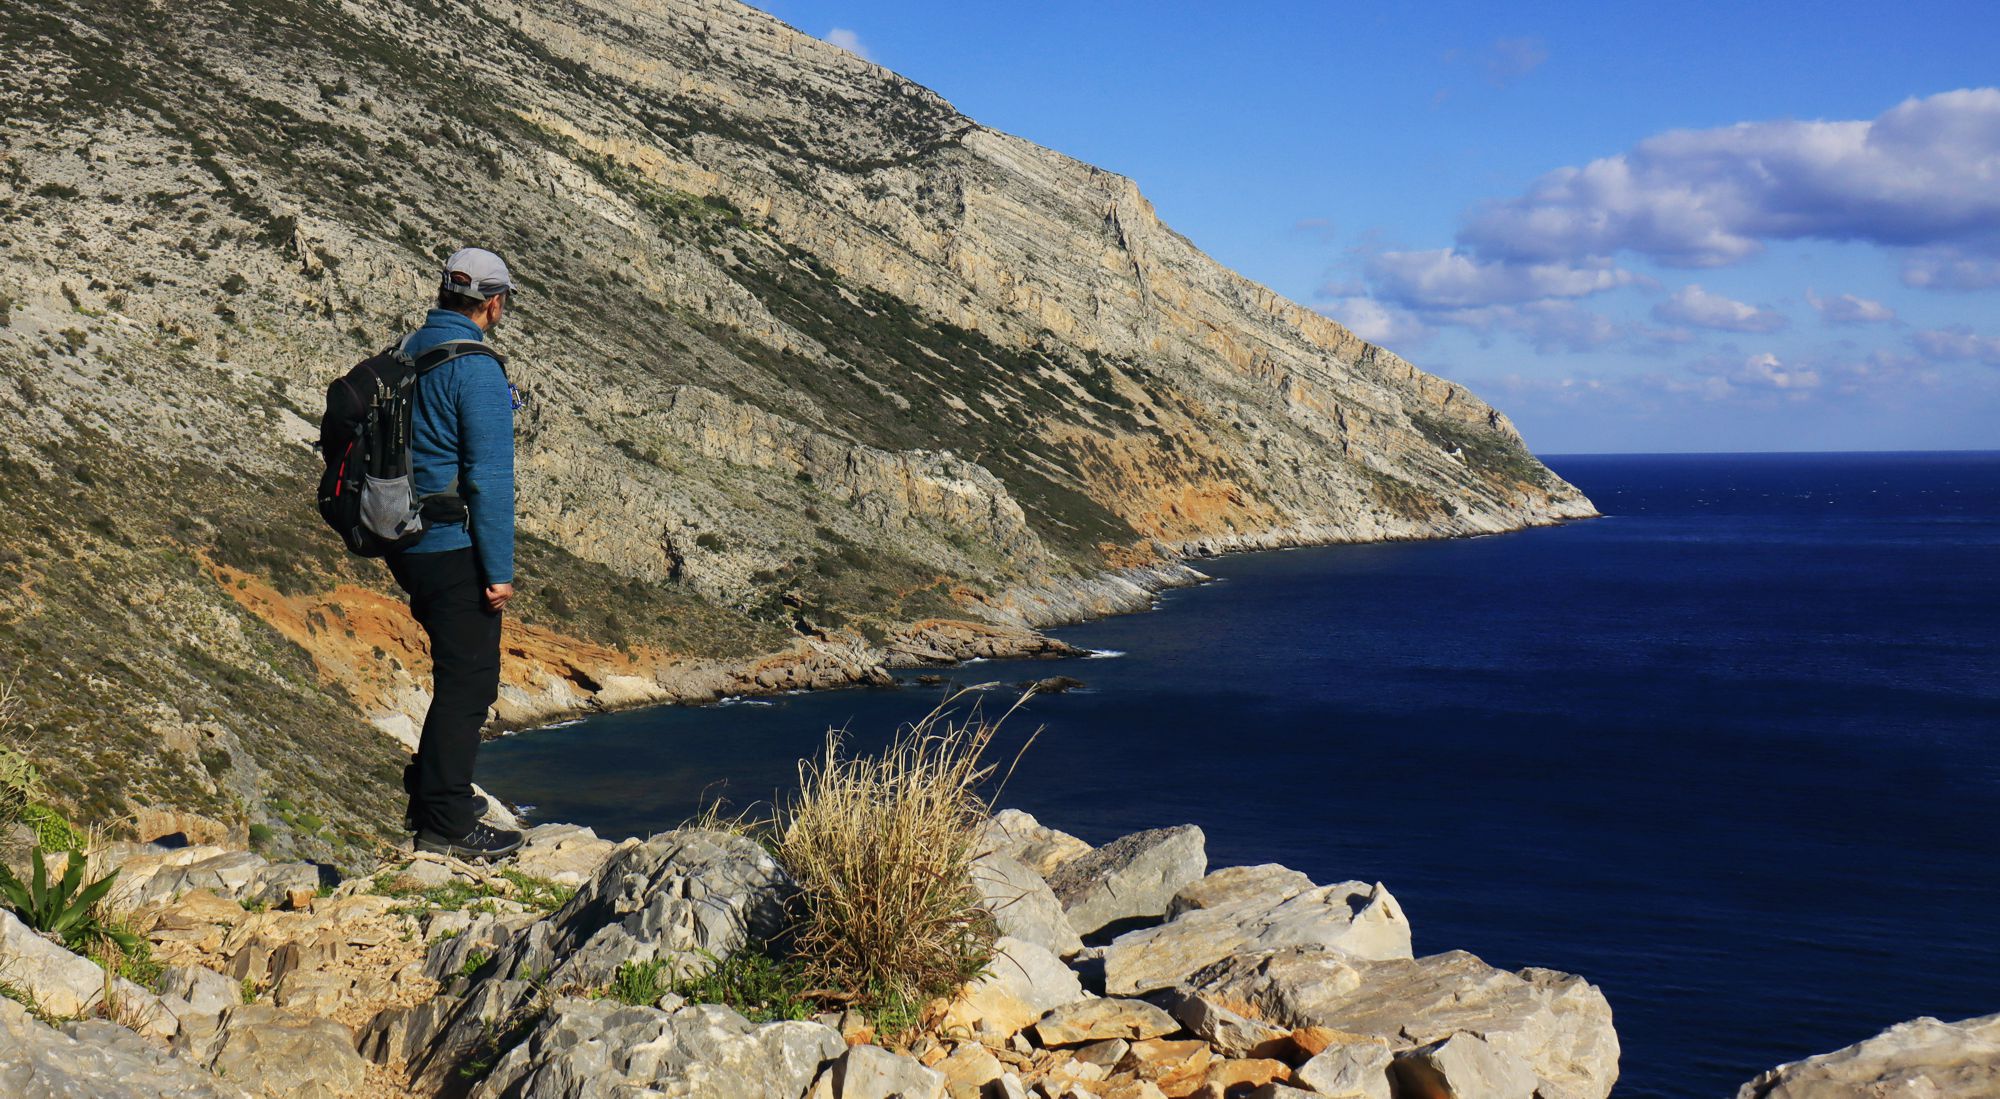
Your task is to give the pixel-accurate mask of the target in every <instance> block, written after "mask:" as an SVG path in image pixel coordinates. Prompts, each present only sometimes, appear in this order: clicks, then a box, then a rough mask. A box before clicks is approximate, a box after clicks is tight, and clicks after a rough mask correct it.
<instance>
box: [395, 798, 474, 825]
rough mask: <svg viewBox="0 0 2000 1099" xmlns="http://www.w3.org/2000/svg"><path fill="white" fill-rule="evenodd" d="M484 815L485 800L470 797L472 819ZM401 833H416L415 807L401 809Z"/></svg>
mask: <svg viewBox="0 0 2000 1099" xmlns="http://www.w3.org/2000/svg"><path fill="white" fill-rule="evenodd" d="M485 815H486V799H485V798H483V797H480V796H479V795H478V794H474V795H472V819H474V820H479V819H480V818H482V817H484V816H485ZM403 831H405V832H415V831H417V807H416V806H414V805H411V806H407V807H405V808H404V809H403Z"/></svg>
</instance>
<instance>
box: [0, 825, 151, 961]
mask: <svg viewBox="0 0 2000 1099" xmlns="http://www.w3.org/2000/svg"><path fill="white" fill-rule="evenodd" d="M28 854H29V858H30V860H31V861H32V865H33V867H34V870H33V873H32V876H31V877H30V878H29V880H27V881H25V882H24V881H22V880H21V879H20V878H19V877H17V876H16V875H15V873H14V871H12V870H11V869H8V868H7V867H6V866H5V865H0V904H5V905H6V906H7V908H8V910H9V911H11V912H13V913H14V915H16V916H18V917H20V919H21V922H22V923H25V924H27V925H28V926H29V927H32V928H34V929H35V930H36V931H39V932H41V933H42V934H44V935H49V936H52V937H54V938H58V939H61V940H62V942H63V943H64V945H66V946H68V947H69V948H70V949H71V950H75V951H77V952H78V953H85V952H88V951H90V950H92V949H96V948H99V947H100V946H101V945H107V944H108V945H109V946H112V947H116V948H117V949H118V950H120V951H122V952H123V953H125V954H128V955H129V954H133V953H136V952H137V951H139V950H140V948H141V942H140V939H139V937H138V936H137V935H134V934H133V933H132V932H131V931H130V930H129V929H127V928H125V927H123V926H122V925H120V924H117V923H115V922H113V921H111V920H110V919H109V918H108V917H107V916H106V915H105V914H104V912H103V911H102V909H101V908H100V907H99V905H100V903H101V902H102V901H103V900H104V895H105V894H106V893H109V892H110V891H111V886H112V884H113V883H115V882H116V881H117V880H118V871H116V870H113V871H112V872H111V873H109V874H106V875H104V876H103V877H101V878H98V879H97V880H95V881H91V882H85V881H84V877H85V873H86V869H87V866H86V863H87V860H86V859H85V858H84V857H83V852H82V851H78V850H71V851H68V852H66V859H65V863H64V866H63V873H62V877H60V878H55V879H51V878H50V876H49V869H48V862H47V860H46V859H45V858H44V857H43V854H42V849H41V848H40V847H39V846H37V847H35V848H32V849H31V850H30V851H29V853H28Z"/></svg>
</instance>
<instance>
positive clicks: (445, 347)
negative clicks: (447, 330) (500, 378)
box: [416, 340, 507, 374]
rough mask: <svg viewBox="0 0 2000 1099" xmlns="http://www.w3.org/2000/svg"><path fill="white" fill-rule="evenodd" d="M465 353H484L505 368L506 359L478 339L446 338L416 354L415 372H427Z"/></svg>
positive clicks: (465, 354) (463, 355)
mask: <svg viewBox="0 0 2000 1099" xmlns="http://www.w3.org/2000/svg"><path fill="white" fill-rule="evenodd" d="M467 355H486V356H489V357H491V358H492V359H493V360H494V361H495V362H497V363H499V364H500V368H501V369H502V370H505V369H506V368H507V360H506V359H505V358H503V357H502V356H501V355H500V354H499V353H497V352H495V351H494V350H493V349H492V348H490V347H488V346H486V345H485V344H484V343H482V342H480V341H478V340H446V341H444V342H443V343H441V344H438V345H437V346H436V347H433V348H431V349H430V350H429V351H426V352H424V353H423V354H421V355H418V356H417V358H416V365H417V373H419V374H427V373H429V372H430V371H433V370H436V369H437V368H438V367H440V366H443V365H444V364H446V363H448V362H451V361H453V360H455V359H462V358H464V357H466V356H467Z"/></svg>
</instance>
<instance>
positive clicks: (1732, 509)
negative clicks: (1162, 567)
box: [481, 454, 2000, 1096]
mask: <svg viewBox="0 0 2000 1099" xmlns="http://www.w3.org/2000/svg"><path fill="white" fill-rule="evenodd" d="M1550 462H1551V465H1553V466H1554V467H1555V468H1556V469H1557V470H1558V471H1559V472H1561V473H1562V474H1564V476H1566V477H1568V478H1569V479H1571V480H1572V481H1573V482H1575V483H1576V484H1577V485H1578V486H1579V487H1580V488H1582V489H1583V490H1584V491H1585V492H1586V493H1588V494H1590V495H1591V496H1592V498H1593V499H1595V500H1596V501H1597V503H1598V505H1599V507H1600V508H1601V509H1602V510H1604V511H1605V513H1606V514H1607V516H1608V518H1606V519H1602V520H1597V521H1593V522H1589V523H1579V524H1572V525H1569V526H1566V527H1560V528H1549V529H1539V530H1531V531H1524V532H1520V533H1517V534H1511V535H1504V536H1498V537H1491V538H1480V539H1471V540H1463V541H1453V542H1429V543H1401V544H1391V545H1369V546H1345V547H1327V548H1321V549H1301V550H1294V551H1283V552H1274V553H1258V554H1245V555H1240V556H1232V557H1227V558H1221V559H1216V560H1212V561H1208V562H1202V563H1199V564H1200V567H1202V568H1203V570H1204V571H1206V572H1209V573H1210V574H1211V575H1213V576H1215V577H1217V581H1218V582H1216V583H1213V584H1209V585H1204V586H1202V587H1198V588H1191V589H1184V590H1178V591H1173V592H1168V593H1166V594H1164V595H1163V596H1162V597H1161V600H1160V605H1159V607H1158V609H1156V610H1155V611H1154V612H1152V613H1147V614H1139V615H1131V616H1125V617H1120V618H1113V619H1107V620H1103V621H1099V622H1093V623H1086V624H1083V625H1079V626H1074V627H1068V628H1065V629H1061V630H1056V631H1053V632H1054V633H1055V634H1056V635H1057V636H1059V637H1062V638H1063V639H1065V640H1068V641H1070V642H1072V643H1074V644H1077V645H1080V646H1084V647H1088V648H1091V649H1096V650H1115V651H1118V652H1121V653H1123V654H1125V655H1123V656H1119V657H1116V658H1109V659H1095V660H1073V661H1059V662H1050V661H1007V662H998V661H996V662H989V663H979V664H974V665H970V666H966V667H961V668H956V669H951V670H949V671H948V672H946V673H944V674H946V675H947V676H948V678H949V679H951V680H952V681H953V682H955V683H958V684H961V685H963V684H971V683H979V682H986V681H996V682H999V683H1002V684H1007V685H1010V686H1009V687H1008V688H1007V689H1000V690H994V691H992V692H989V693H988V694H987V695H986V705H987V706H988V708H989V710H991V711H993V712H998V710H999V709H1002V708H1004V707H1005V706H1006V705H1007V704H1009V703H1011V702H1012V700H1013V698H1014V692H1013V690H1012V689H1011V684H1013V683H1016V682H1019V681H1023V680H1029V679H1035V678H1040V677H1043V676H1048V675H1056V674H1062V675H1068V676H1072V677H1075V678H1077V679H1080V680H1082V681H1083V682H1084V683H1085V684H1086V687H1085V689H1083V690H1079V691H1074V692H1070V693H1067V694H1061V695H1052V696H1047V697H1041V698H1037V699H1034V700H1033V701H1031V702H1030V703H1029V704H1028V706H1027V707H1026V708H1024V710H1023V711H1022V712H1020V713H1018V714H1016V715H1015V716H1014V718H1013V719H1012V721H1011V722H1010V730H1009V736H1008V737H1007V738H1006V739H1005V742H1004V744H1003V746H1002V751H1003V753H1008V754H1010V753H1011V749H1012V748H1013V746H1015V745H1017V744H1018V743H1019V742H1020V740H1021V739H1022V738H1024V737H1025V736H1027V735H1028V734H1029V733H1031V732H1033V731H1034V730H1035V729H1036V728H1037V727H1038V726H1040V727H1042V728H1043V731H1042V733H1041V734H1040V737H1039V739H1038V740H1037V742H1036V743H1035V744H1034V746H1033V747H1032V749H1030V750H1029V751H1028V752H1027V753H1026V754H1025V755H1024V756H1023V757H1022V759H1021V762H1020V767H1019V770H1018V772H1017V773H1016V774H1015V776H1014V778H1013V780H1012V783H1011V784H1010V786H1009V787H1008V789H1007V790H1006V792H1005V794H1004V796H1003V797H1002V798H1001V799H1000V800H1001V803H1002V804H1005V805H1013V806H1018V807H1020V808H1023V809H1027V810H1028V811H1030V812H1033V813H1035V814H1036V815H1037V816H1039V817H1041V818H1042V819H1043V820H1044V821H1045V822H1047V823H1049V824H1052V825H1054V826H1056V827H1060V828H1063V829H1065V830H1068V831H1071V832H1074V833H1076V834H1078V835H1080V836H1082V837H1083V838H1085V839H1087V840H1090V841H1092V842H1103V841H1106V840H1109V839H1111V838H1114V837H1115V836H1117V835H1119V834H1122V833H1124V832H1128V831H1133V830H1137V829H1141V828H1148V827H1156V826H1159V825H1164V824H1173V823H1180V822H1183V821H1192V822H1194V823H1197V824H1200V825H1201V826H1202V827H1203V828H1204V829H1205V830H1206V832H1207V834H1208V839H1209V853H1210V859H1211V863H1212V864H1213V865H1217V866H1220V865H1228V864H1233V863H1251V862H1282V863H1285V864H1287V865H1290V866H1294V867H1296V868H1298V869H1300V870H1304V871H1306V872H1307V873H1309V874H1311V875H1312V876H1313V877H1314V878H1315V879H1316V880H1319V881H1322V882H1326V881H1337V880H1342V879H1346V878H1360V879H1364V880H1378V879H1379V880H1382V881H1384V882H1386V883H1387V884H1388V885H1389V887H1390V888H1391V889H1392V890H1393V891H1394V892H1395V893H1396V895H1397V896H1398V898H1399V899H1400V900H1401V901H1402V903H1403V905H1404V907H1405V909H1406V911H1407V912H1408V913H1409V915H1410V919H1411V922H1412V925H1413V927H1414V928H1415V932H1416V945H1417V949H1418V951H1419V952H1420V953H1431V952H1436V951H1440V950H1448V949H1466V950H1471V951H1473V952H1474V953H1476V954H1479V955H1480V956H1482V957H1484V958H1485V959H1486V960H1488V961H1489V962H1492V963H1493V964H1495V965H1502V966H1509V967H1513V966H1522V965H1545V966H1550V967H1553V968H1557V969H1563V970H1568V971H1571V972H1577V973H1582V974H1584V975H1586V976H1587V977H1589V978H1590V979H1591V980H1592V981H1594V982H1596V983H1598V984H1599V985H1600V986H1601V987H1603V988H1604V990H1605V993H1606V995H1607V996H1608V997H1609V998H1610V1000H1611V1003H1612V1007H1613V1009H1614V1011H1615V1012H1616V1013H1617V1017H1618V1028H1619V1034H1620V1038H1621V1041H1622V1043H1623V1045H1624V1050H1625V1055H1624V1059H1623V1074H1622V1079H1621V1083H1620V1086H1619V1089H1618V1094H1620V1095H1633V1096H1653V1095H1657V1096H1695V1095H1714V1094H1718V1093H1722V1094H1728V1093H1732V1092H1733V1090H1734V1088H1735V1087H1736V1085H1737V1084H1740V1083H1741V1082H1742V1081H1743V1080H1745V1079H1747V1078H1748V1077H1749V1076H1751V1075H1752V1074H1754V1073H1755V1072H1756V1071H1759V1070H1761V1069H1762V1068H1765V1067H1768V1066H1770V1065H1772V1064H1775V1063H1777V1062H1779V1061H1782V1060H1789V1059H1794V1058H1796V1057H1799V1056H1803V1055H1806V1054H1809V1053H1814V1052H1823V1051H1826V1050H1830V1049H1833V1048H1835V1047H1838V1046H1841V1045H1846V1044H1848V1043H1851V1042H1854V1041H1858V1040H1860V1039H1861V1038H1864V1037H1867V1036H1868V1035H1870V1034H1872V1033H1874V1032H1875V1031H1876V1030H1878V1029H1880V1028H1881V1027H1883V1026H1886V1025H1888V1024H1890V1023H1893V1022H1896V1021H1900V1020H1902V1019H1905V1018H1909V1017H1913V1016H1916V1015H1920V1014H1931V1015H1937V1016H1940V1017H1943V1018H1947V1019H1954V1018H1959V1017H1964V1016H1968V1015H1976V1014H1984V1013H1988V1012H1992V1011H1995V1010H2000V999H1996V996H2000V993H1996V992H1995V991H1994V990H1995V989H2000V946H1996V945H1995V942H1994V938H1995V936H1994V935H1993V931H1994V928H1995V922H1994V917H1993V913H1994V912H1996V911H2000V865H1996V864H1995V862H1994V860H1993V859H1992V853H1993V845H1992V838H1991V837H1993V836H1994V835H1996V834H2000V798H1996V796H1995V795H1996V792H2000V742H1996V740H1995V738H1994V736H1993V733H1994V731H1995V730H1996V729H1997V728H2000V672H1997V671H1996V667H2000V661H1996V657H2000V636H1996V634H2000V631H1996V630H1995V629H1994V627H1993V625H1992V623H1994V622H1995V621H2000V583H1996V580H2000V576H1996V565H1995V561H1996V558H1995V556H1994V550H1995V549H1996V548H2000V456H1996V455H1993V454H1939V455H1917V454H1908V455H1750V456H1739V455H1716V456H1664V457H1662V456H1619V457H1572V458H1553V459H1551V460H1550ZM904 678H905V683H906V685H905V686H903V687H901V688H899V689H866V690H848V691H835V692H824V693H819V694H811V695H793V696H781V697H777V698H773V699H759V700H745V701H738V702H732V703H728V704H723V705H717V706H710V707H700V708H669V709H656V710H645V711H633V712H627V713H620V714H610V715H603V716H599V717H593V718H590V719H588V720H586V721H583V722H580V723H576V724H572V725H567V726H565V727H562V728H555V729H547V730H539V731H535V732H532V733H527V734H523V735H519V736H514V737H509V738H506V739H504V740H502V741H499V742H496V743H493V744H489V745H488V746H487V747H486V750H485V752H484V753H483V755H482V761H481V777H482V780H483V781H484V782H485V783H486V784H488V785H489V786H491V787H492V788H494V789H496V790H498V791H500V792H502V793H503V794H505V795H506V796H509V797H511V798H514V799H517V800H520V801H523V802H528V803H532V804H534V805H535V806H537V810H536V815H537V816H538V817H540V818H541V819H548V820H570V821H576V822H578V823H583V824H589V825H591V826H593V827H595V828H597V829H598V830H599V831H600V832H602V833H604V834H606V835H620V834H634V833H644V832H647V831H651V830H656V829H660V828H665V827H670V826H672V825H674V824H676V823H679V822H680V821H682V820H684V819H686V818H687V817H689V816H691V815H692V814H693V813H694V812H696V811H697V809H698V807H699V805H700V802H701V800H702V798H703V796H704V793H705V792H714V791H715V790H716V789H717V786H716V784H718V783H723V784H726V785H725V786H723V787H721V788H720V789H721V792H724V793H726V795H727V796H728V797H729V798H730V799H731V800H733V801H735V802H737V803H739V804H741V803H744V802H747V801H751V800H755V799H759V798H769V797H770V796H771V795H772V793H773V791H776V790H781V789H783V788H785V787H787V786H788V785H789V784H790V782H791V780H792V776H793V768H794V766H795V762H796V760H797V759H798V758H799V757H800V756H801V755H805V754H810V753H811V752H812V751H814V749H815V748H816V747H817V744H818V740H819V735H820V733H821V732H822V731H823V730H824V729H826V728H827V727H829V726H846V727H847V728H849V729H850V730H851V735H852V738H853V741H854V744H855V745H856V747H857V748H867V747H869V746H871V745H873V744H876V743H879V742H880V741H881V740H883V739H885V738H886V736H887V735H888V733H889V732H890V731H891V730H892V729H893V728H894V727H895V726H896V725H897V724H898V723H901V722H907V721H910V720H913V719H915V718H916V717H918V716H920V715H921V714H922V713H923V712H924V711H925V710H927V709H928V708H929V707H930V706H931V705H932V704H934V703H935V702H936V701H937V700H938V698H939V697H940V695H941V693H942V689H941V688H938V687H928V686H920V685H917V684H915V682H914V673H911V674H909V675H906V676H905V677H904ZM1003 758H1005V755H1004V754H1003Z"/></svg>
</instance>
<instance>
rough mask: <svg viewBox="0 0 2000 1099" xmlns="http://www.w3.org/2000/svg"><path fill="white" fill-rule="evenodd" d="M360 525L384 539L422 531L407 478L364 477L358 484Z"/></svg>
mask: <svg viewBox="0 0 2000 1099" xmlns="http://www.w3.org/2000/svg"><path fill="white" fill-rule="evenodd" d="M361 527H362V529H364V530H366V531H367V532H368V533H370V534H373V535H374V536H375V537H377V538H380V539H382V540H384V541H387V542H395V541H398V540H400V539H403V538H407V537H409V536H410V535H413V534H419V533H422V531H423V529H424V518H423V513H422V509H421V508H419V507H418V506H417V501H416V491H415V488H414V486H412V485H411V483H410V478H408V477H370V478H368V479H367V480H366V481H365V482H364V483H363V484H362V486H361Z"/></svg>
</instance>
